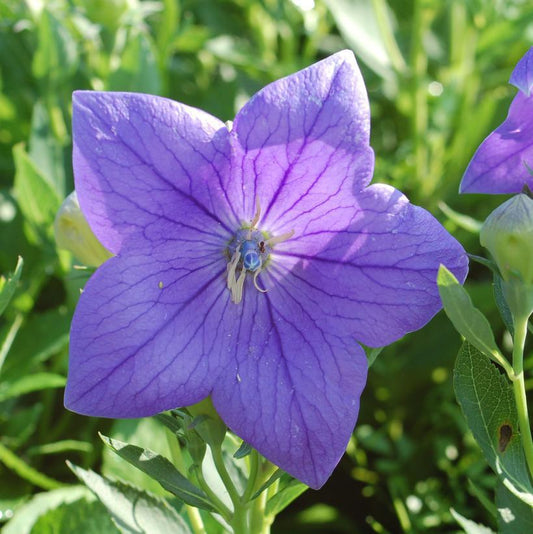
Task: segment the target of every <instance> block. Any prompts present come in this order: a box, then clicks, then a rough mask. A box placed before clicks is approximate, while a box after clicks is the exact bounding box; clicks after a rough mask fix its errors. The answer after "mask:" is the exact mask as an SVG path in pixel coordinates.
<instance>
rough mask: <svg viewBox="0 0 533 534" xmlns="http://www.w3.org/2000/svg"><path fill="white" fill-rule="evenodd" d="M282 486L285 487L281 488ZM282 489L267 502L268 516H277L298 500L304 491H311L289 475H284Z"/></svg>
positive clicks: (266, 511) (266, 510)
mask: <svg viewBox="0 0 533 534" xmlns="http://www.w3.org/2000/svg"><path fill="white" fill-rule="evenodd" d="M285 481H286V482H285ZM282 485H283V487H281V486H282ZM280 488H281V489H280V490H279V491H278V492H277V493H276V494H275V495H273V496H272V497H270V499H269V500H268V501H267V505H266V509H265V513H266V515H273V516H275V515H277V514H279V513H280V512H281V511H282V510H284V509H285V508H286V507H287V506H289V504H290V503H291V502H292V501H294V499H296V498H298V497H299V496H300V495H301V494H302V493H303V492H304V491H306V490H307V489H309V488H308V486H306V485H305V484H304V483H303V482H300V481H299V480H296V479H295V478H292V477H291V476H289V475H287V474H284V475H283V476H282V477H281V481H280Z"/></svg>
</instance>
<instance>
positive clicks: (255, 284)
mask: <svg viewBox="0 0 533 534" xmlns="http://www.w3.org/2000/svg"><path fill="white" fill-rule="evenodd" d="M261 270H262V269H261V265H260V266H259V269H257V271H255V273H254V287H255V289H257V291H259V292H261V293H266V292H267V291H268V289H263V288H262V287H259V286H258V285H257V277H258V276H259V273H260V272H261Z"/></svg>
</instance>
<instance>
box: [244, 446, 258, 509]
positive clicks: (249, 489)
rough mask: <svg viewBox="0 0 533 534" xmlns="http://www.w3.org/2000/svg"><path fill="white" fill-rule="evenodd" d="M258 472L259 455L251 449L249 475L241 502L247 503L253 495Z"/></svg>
mask: <svg viewBox="0 0 533 534" xmlns="http://www.w3.org/2000/svg"><path fill="white" fill-rule="evenodd" d="M258 472H259V453H258V452H257V451H256V450H255V449H253V450H252V452H250V474H249V475H248V482H247V484H246V490H245V492H244V494H243V496H242V500H243V502H244V503H247V502H248V501H249V500H250V497H251V496H252V495H253V492H254V488H255V481H256V479H257V473H258Z"/></svg>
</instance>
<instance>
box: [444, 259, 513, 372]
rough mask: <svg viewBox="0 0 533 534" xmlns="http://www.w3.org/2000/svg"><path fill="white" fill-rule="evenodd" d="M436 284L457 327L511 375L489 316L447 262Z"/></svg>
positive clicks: (445, 309)
mask: <svg viewBox="0 0 533 534" xmlns="http://www.w3.org/2000/svg"><path fill="white" fill-rule="evenodd" d="M437 284H438V286H439V293H440V298H441V300H442V305H443V307H444V311H445V312H446V314H447V315H448V318H449V319H450V321H451V322H452V323H453V326H455V328H456V330H457V331H458V332H459V333H460V334H461V335H462V336H464V338H465V339H466V340H467V341H468V342H469V343H471V344H472V345H474V347H476V348H477V349H478V350H479V351H481V352H482V353H483V354H485V356H488V357H489V358H490V359H491V360H493V361H495V362H496V363H498V364H499V365H501V366H502V367H503V368H504V369H505V370H506V372H507V374H508V375H509V376H512V375H513V370H512V367H511V366H510V364H509V362H507V360H506V359H505V358H504V356H503V355H502V354H501V352H500V350H499V349H498V346H497V345H496V341H495V340H494V334H493V333H492V329H491V327H490V324H489V322H488V320H487V318H486V317H485V316H484V315H483V313H481V311H479V310H478V309H477V308H476V307H475V306H474V305H473V304H472V300H471V299H470V295H469V294H468V293H467V292H466V290H465V289H464V287H463V286H462V285H461V284H460V283H459V282H458V281H457V278H455V276H454V275H453V274H452V273H451V272H450V271H449V270H448V269H447V268H446V267H445V266H444V265H441V266H440V267H439V274H438V276H437Z"/></svg>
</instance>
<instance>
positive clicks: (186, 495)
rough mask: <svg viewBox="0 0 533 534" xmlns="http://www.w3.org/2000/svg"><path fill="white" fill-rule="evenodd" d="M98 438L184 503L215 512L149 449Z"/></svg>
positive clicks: (206, 501)
mask: <svg viewBox="0 0 533 534" xmlns="http://www.w3.org/2000/svg"><path fill="white" fill-rule="evenodd" d="M100 437H101V438H102V441H103V442H104V443H105V444H106V445H107V446H108V447H109V448H110V449H111V450H113V451H114V452H116V453H117V454H118V455H119V456H120V457H122V458H124V459H125V460H126V461H128V462H129V463H130V464H131V465H133V466H135V467H137V469H140V470H141V471H143V472H144V473H146V474H147V475H149V476H150V477H152V478H153V479H154V480H157V481H158V482H159V484H161V486H163V488H165V489H166V490H167V491H170V492H171V493H173V494H174V495H176V497H179V498H180V499H182V500H183V501H184V502H185V503H187V504H190V505H191V506H196V507H198V508H203V509H204V510H209V511H216V510H215V508H214V507H213V505H212V503H211V502H210V501H209V499H208V498H207V496H206V495H205V493H204V492H203V491H202V490H200V489H199V488H197V487H196V486H195V485H194V484H192V483H191V482H189V480H187V479H186V478H185V477H184V476H183V475H182V474H181V473H180V472H179V471H178V470H177V469H176V468H175V467H174V466H173V465H172V464H171V463H170V461H169V460H167V459H166V458H165V457H163V456H161V455H160V454H156V453H155V452H153V451H151V450H149V449H143V448H141V447H137V446H136V445H130V444H128V443H124V442H122V441H119V440H115V439H111V438H108V437H106V436H103V435H100Z"/></svg>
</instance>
